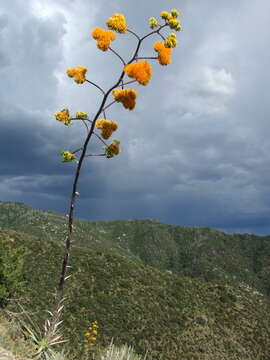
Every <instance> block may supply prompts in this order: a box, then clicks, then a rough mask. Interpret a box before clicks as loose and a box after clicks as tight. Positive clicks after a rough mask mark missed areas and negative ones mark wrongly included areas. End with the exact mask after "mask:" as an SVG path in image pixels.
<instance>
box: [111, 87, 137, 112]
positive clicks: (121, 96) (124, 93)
mask: <svg viewBox="0 0 270 360" xmlns="http://www.w3.org/2000/svg"><path fill="white" fill-rule="evenodd" d="M112 93H113V96H114V98H115V100H116V101H117V102H121V103H122V104H123V106H124V107H125V108H126V109H129V110H132V109H134V107H135V105H136V97H137V95H138V94H137V92H136V91H135V90H134V89H114V90H113V91H112Z"/></svg>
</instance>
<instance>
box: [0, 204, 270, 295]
mask: <svg viewBox="0 0 270 360" xmlns="http://www.w3.org/2000/svg"><path fill="white" fill-rule="evenodd" d="M66 221H67V219H66V217H65V216H64V215H62V214H58V213H55V212H52V211H41V210H34V209H32V208H30V207H29V206H26V205H24V204H22V203H12V202H0V226H5V227H8V228H11V229H14V230H18V231H22V232H25V233H28V234H31V235H35V236H38V237H40V238H42V239H47V240H55V241H61V242H62V241H63V240H64V234H65V229H66ZM74 237H75V244H77V245H79V246H83V247H89V248H93V249H100V250H102V249H109V250H111V251H112V252H113V253H117V254H120V255H122V256H124V257H126V258H129V259H131V260H133V261H134V262H136V263H138V264H146V265H151V266H154V267H156V268H158V269H163V270H169V271H172V272H174V273H176V274H182V275H185V276H189V277H195V278H202V279H204V280H207V281H214V282H218V281H222V282H225V283H228V284H231V285H237V284H239V283H246V284H248V285H250V286H252V287H255V288H257V289H258V290H259V291H263V292H265V293H266V294H268V295H270V236H264V237H263V236H255V235H249V234H235V235H229V234H225V233H223V232H220V231H217V230H214V229H210V228H206V227H188V226H171V225H166V224H163V223H160V222H157V221H154V220H119V221H87V220H76V221H75V233H74Z"/></svg>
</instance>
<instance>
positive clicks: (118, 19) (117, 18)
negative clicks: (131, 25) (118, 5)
mask: <svg viewBox="0 0 270 360" xmlns="http://www.w3.org/2000/svg"><path fill="white" fill-rule="evenodd" d="M106 24H107V26H108V28H110V29H112V30H115V31H116V32H118V33H120V34H123V33H125V32H126V30H127V24H126V18H125V16H124V15H122V14H114V15H113V16H112V17H110V18H108V19H107V22H106Z"/></svg>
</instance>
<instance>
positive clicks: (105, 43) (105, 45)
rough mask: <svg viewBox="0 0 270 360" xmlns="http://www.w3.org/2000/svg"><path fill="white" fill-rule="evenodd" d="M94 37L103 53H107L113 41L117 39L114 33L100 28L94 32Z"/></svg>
mask: <svg viewBox="0 0 270 360" xmlns="http://www.w3.org/2000/svg"><path fill="white" fill-rule="evenodd" d="M92 37H93V38H94V39H95V40H97V47H98V48H99V49H100V50H102V51H107V50H108V49H109V47H110V43H111V41H112V40H115V39H116V35H115V33H114V32H113V31H111V30H105V29H102V28H100V27H96V28H95V29H94V30H93V31H92Z"/></svg>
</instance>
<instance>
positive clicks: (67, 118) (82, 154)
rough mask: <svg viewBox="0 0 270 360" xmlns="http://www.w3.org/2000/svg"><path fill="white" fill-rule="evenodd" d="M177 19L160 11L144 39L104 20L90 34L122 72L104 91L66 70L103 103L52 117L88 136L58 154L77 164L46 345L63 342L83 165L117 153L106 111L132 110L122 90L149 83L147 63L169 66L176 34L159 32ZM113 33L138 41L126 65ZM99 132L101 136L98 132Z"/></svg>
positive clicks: (80, 71)
mask: <svg viewBox="0 0 270 360" xmlns="http://www.w3.org/2000/svg"><path fill="white" fill-rule="evenodd" d="M178 16H179V13H178V11H177V10H175V9H174V10H171V12H166V11H163V12H162V13H161V14H160V17H161V19H162V24H159V23H158V21H157V20H156V19H155V18H153V17H152V18H150V19H149V26H150V28H151V29H152V31H151V32H150V33H148V34H147V35H144V36H143V37H140V36H138V35H137V34H136V33H135V32H134V31H133V30H131V29H129V27H128V25H127V24H126V19H125V16H124V15H122V14H114V15H113V16H112V17H110V18H109V19H107V22H106V25H107V27H108V28H109V30H107V29H102V28H99V27H96V28H95V29H94V30H93V31H92V37H93V38H94V39H95V40H96V41H97V47H98V48H99V49H100V50H101V51H104V52H105V51H111V52H112V53H113V54H115V55H116V56H117V57H118V58H119V60H120V61H121V62H122V64H123V70H122V72H121V74H120V76H119V78H118V80H117V81H116V82H115V84H113V85H112V86H111V87H110V88H109V89H108V90H107V91H104V90H103V89H102V88H101V87H100V86H99V85H97V84H95V83H93V82H92V81H90V80H88V79H86V73H87V68H86V67H84V66H77V67H75V68H69V69H68V70H67V75H68V76H69V77H71V78H73V80H74V81H75V82H76V83H78V84H83V83H85V82H87V83H90V84H91V85H93V86H95V87H96V88H97V89H99V91H100V92H101V93H102V100H101V103H100V106H99V108H98V110H97V112H96V115H95V116H94V117H93V119H89V116H88V114H87V113H86V112H83V111H78V112H77V113H76V115H75V116H74V117H72V116H71V115H70V113H69V110H68V109H63V110H61V111H58V112H57V113H55V118H56V120H58V121H60V122H62V123H63V124H64V125H66V126H68V125H70V124H71V122H72V121H75V120H77V121H81V122H82V123H83V124H84V126H85V129H86V133H87V134H86V137H85V140H84V142H83V144H82V146H81V147H80V148H79V149H77V150H75V151H68V150H64V151H62V152H61V156H62V161H63V162H70V161H73V160H75V161H76V162H77V166H76V170H75V175H74V180H73V185H72V191H71V198H70V205H69V212H68V228H67V237H66V240H65V248H64V254H63V260H62V266H61V271H60V276H59V282H58V286H57V291H56V298H55V304H54V310H53V311H52V312H51V313H50V314H51V319H50V320H49V319H48V320H47V322H46V331H45V336H44V338H45V340H46V339H47V343H48V342H49V343H51V344H56V343H59V342H60V341H62V340H60V338H59V334H58V333H57V329H58V325H59V324H60V322H61V321H60V317H61V316H60V315H61V311H62V308H63V300H64V286H65V281H66V280H67V278H68V277H69V276H70V275H68V273H67V271H68V264H69V256H70V248H71V243H72V237H73V231H74V227H73V221H74V210H75V203H76V198H77V196H78V195H79V193H78V182H79V178H80V172H81V168H82V165H83V162H84V160H85V159H87V158H88V157H91V156H104V157H106V158H112V157H114V156H116V155H118V154H119V153H120V151H121V150H120V141H118V140H113V141H112V142H111V143H110V144H107V142H106V140H108V139H109V138H110V137H111V135H112V133H113V132H114V131H116V130H117V128H118V124H117V122H116V121H112V120H108V119H107V118H106V112H105V111H106V110H107V109H108V108H109V107H110V106H112V105H113V104H115V103H116V102H120V103H122V105H123V107H124V108H126V109H129V110H132V109H134V108H135V105H136V98H137V96H138V93H137V91H135V90H134V89H125V86H126V85H128V84H131V83H138V84H141V85H147V84H148V83H149V81H150V79H151V76H152V66H151V64H150V63H149V62H148V60H149V59H152V60H156V61H158V62H159V63H160V64H161V65H167V64H169V63H170V62H171V54H172V51H173V48H174V47H175V46H176V45H177V40H176V34H174V33H170V34H169V35H168V36H167V38H165V37H164V35H163V34H162V33H161V31H163V30H164V29H165V28H166V27H167V28H171V29H174V30H176V31H179V30H181V24H180V21H179V20H178ZM116 33H118V34H127V33H128V34H130V35H132V36H135V37H136V39H137V46H136V49H135V51H134V53H133V55H132V56H131V58H130V60H129V61H128V62H125V60H124V59H123V58H122V56H120V55H119V54H118V53H117V52H116V51H115V50H113V49H112V48H111V42H112V41H114V40H115V39H116ZM152 35H157V36H158V37H159V38H160V39H161V41H159V42H156V43H154V44H153V48H154V50H155V51H156V52H157V56H148V57H143V56H139V50H140V47H141V44H142V42H143V41H144V40H145V39H147V38H149V37H150V36H152ZM125 75H127V76H128V77H130V78H132V79H133V80H131V81H127V82H124V77H125ZM110 95H112V96H113V98H114V100H113V101H112V102H110V103H109V104H107V100H108V98H109V96H110ZM100 116H102V118H100ZM99 130H100V133H98V132H97V131H99ZM93 135H94V136H95V137H97V138H98V139H99V140H100V141H101V142H102V143H103V145H104V147H103V152H102V153H100V154H88V153H87V149H88V145H89V142H90V140H91V139H92V136H93ZM78 154H79V155H78ZM54 335H57V336H54ZM48 345H49V344H48Z"/></svg>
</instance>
